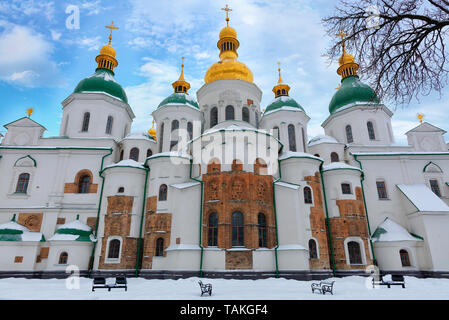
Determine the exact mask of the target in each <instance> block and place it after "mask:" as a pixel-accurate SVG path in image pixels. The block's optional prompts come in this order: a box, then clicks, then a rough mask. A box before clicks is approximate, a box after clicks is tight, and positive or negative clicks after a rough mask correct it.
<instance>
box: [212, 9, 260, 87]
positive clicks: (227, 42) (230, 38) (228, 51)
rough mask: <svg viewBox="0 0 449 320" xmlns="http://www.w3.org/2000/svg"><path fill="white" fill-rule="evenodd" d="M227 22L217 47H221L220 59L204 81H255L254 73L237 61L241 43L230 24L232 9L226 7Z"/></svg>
mask: <svg viewBox="0 0 449 320" xmlns="http://www.w3.org/2000/svg"><path fill="white" fill-rule="evenodd" d="M223 10H225V11H226V24H227V26H226V27H224V28H223V29H221V31H220V34H219V40H218V42H217V47H218V49H220V61H218V62H216V63H214V64H213V65H212V66H210V68H209V69H208V70H207V72H206V75H205V76H204V82H205V83H210V82H213V81H216V80H220V79H238V80H243V81H247V82H253V73H252V72H251V70H250V69H249V68H248V67H247V66H246V65H245V64H244V63H242V62H239V61H237V57H238V54H237V49H238V47H239V45H240V43H239V41H238V40H237V32H236V31H235V29H234V28H232V27H230V26H229V17H228V12H229V11H232V9H229V8H228V5H226V8H224V9H223Z"/></svg>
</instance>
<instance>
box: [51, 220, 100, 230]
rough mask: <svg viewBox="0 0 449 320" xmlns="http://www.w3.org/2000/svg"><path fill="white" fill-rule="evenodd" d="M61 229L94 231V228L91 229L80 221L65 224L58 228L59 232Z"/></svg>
mask: <svg viewBox="0 0 449 320" xmlns="http://www.w3.org/2000/svg"><path fill="white" fill-rule="evenodd" d="M61 229H75V230H81V231H92V228H91V227H89V226H88V225H87V224H84V223H82V222H81V221H79V220H75V221H71V222H68V223H66V224H63V225H62V226H60V227H59V228H58V230H61Z"/></svg>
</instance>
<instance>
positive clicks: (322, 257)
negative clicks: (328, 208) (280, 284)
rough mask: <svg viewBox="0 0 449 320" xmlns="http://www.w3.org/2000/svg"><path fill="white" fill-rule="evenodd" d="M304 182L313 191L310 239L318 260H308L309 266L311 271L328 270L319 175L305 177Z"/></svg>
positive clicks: (328, 261)
mask: <svg viewBox="0 0 449 320" xmlns="http://www.w3.org/2000/svg"><path fill="white" fill-rule="evenodd" d="M304 180H306V181H307V184H308V185H309V186H310V187H311V188H312V190H313V207H311V208H310V228H311V229H312V237H313V238H314V239H315V240H316V241H317V248H318V255H319V256H318V257H319V259H310V260H309V266H310V269H312V270H317V269H330V268H331V266H330V260H329V259H330V256H329V245H328V237H327V227H326V215H325V212H324V206H323V198H322V190H321V179H320V174H319V172H316V173H315V175H314V176H308V177H305V178H304ZM307 244H308V241H307Z"/></svg>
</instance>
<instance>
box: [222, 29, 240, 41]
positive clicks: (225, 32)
mask: <svg viewBox="0 0 449 320" xmlns="http://www.w3.org/2000/svg"><path fill="white" fill-rule="evenodd" d="M219 37H220V39H223V38H234V39H237V31H235V29H234V28H232V27H224V28H223V29H221V31H220V35H219Z"/></svg>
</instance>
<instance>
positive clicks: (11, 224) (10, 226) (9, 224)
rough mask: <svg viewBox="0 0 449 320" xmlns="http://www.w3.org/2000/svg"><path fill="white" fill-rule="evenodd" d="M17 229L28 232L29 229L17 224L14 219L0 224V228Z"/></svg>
mask: <svg viewBox="0 0 449 320" xmlns="http://www.w3.org/2000/svg"><path fill="white" fill-rule="evenodd" d="M6 229H7V230H18V231H22V232H29V231H30V230H29V229H28V228H27V227H25V226H22V225H21V224H18V223H17V222H15V221H9V222H7V223H4V224H1V225H0V230H6Z"/></svg>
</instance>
